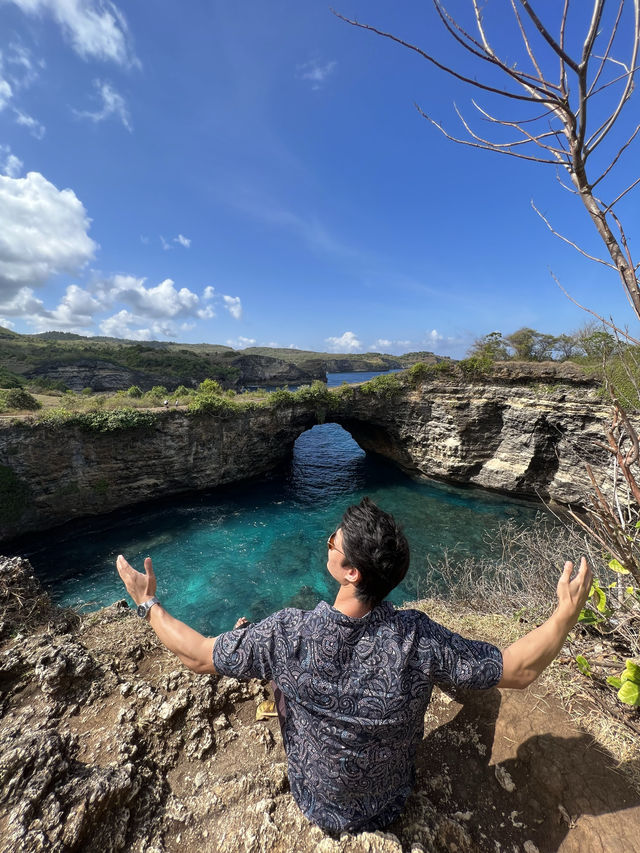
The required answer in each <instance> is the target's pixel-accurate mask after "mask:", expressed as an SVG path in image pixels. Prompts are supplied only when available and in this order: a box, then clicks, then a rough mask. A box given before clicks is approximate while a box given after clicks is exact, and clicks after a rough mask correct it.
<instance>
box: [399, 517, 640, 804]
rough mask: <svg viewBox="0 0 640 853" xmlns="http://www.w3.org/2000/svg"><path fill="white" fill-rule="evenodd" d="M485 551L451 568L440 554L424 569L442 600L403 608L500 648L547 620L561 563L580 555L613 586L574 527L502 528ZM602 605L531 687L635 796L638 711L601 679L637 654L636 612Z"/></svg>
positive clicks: (639, 771)
mask: <svg viewBox="0 0 640 853" xmlns="http://www.w3.org/2000/svg"><path fill="white" fill-rule="evenodd" d="M489 544H490V545H491V550H492V553H491V556H490V557H488V558H486V559H479V560H478V559H467V560H463V561H459V562H453V561H451V560H450V559H449V557H448V555H446V554H445V555H444V557H443V560H442V562H441V563H439V564H437V565H433V564H432V565H430V567H429V569H430V573H432V574H433V575H435V576H436V577H438V576H439V577H441V578H442V579H443V582H444V584H445V585H446V588H447V593H446V596H444V597H442V598H438V599H425V600H422V601H419V602H417V603H411V604H408V605H407V606H409V607H415V608H416V609H419V610H422V611H423V612H425V613H427V614H428V615H429V616H431V617H432V618H433V619H435V620H436V621H438V622H441V623H442V624H444V625H446V626H447V627H448V628H450V629H452V630H454V631H456V632H457V633H460V634H463V635H465V636H468V637H472V638H476V639H484V640H488V641H490V642H493V643H495V645H497V646H499V647H500V648H504V647H505V646H508V645H509V644H510V643H513V642H515V640H517V639H518V638H519V637H521V636H524V634H526V633H527V632H528V631H530V630H532V629H533V628H535V627H536V626H537V625H539V624H541V622H543V621H544V620H545V619H546V618H548V616H549V615H550V614H551V612H552V611H553V609H554V607H555V604H556V585H557V581H558V578H559V576H560V572H561V570H562V567H563V565H564V561H565V560H566V559H569V558H570V559H573V560H574V562H577V560H578V558H579V557H580V556H581V555H582V554H585V555H586V556H587V559H588V560H589V562H590V564H591V566H592V568H593V569H594V574H595V575H596V577H599V578H600V580H601V585H602V586H603V588H606V587H607V586H608V584H609V583H610V582H612V580H613V581H615V580H616V579H619V576H618V575H615V574H614V573H613V572H612V571H611V570H610V569H609V568H608V566H607V562H606V560H605V559H604V556H603V555H602V554H600V553H597V552H594V550H593V547H592V545H591V543H589V542H588V541H586V540H585V539H584V537H583V536H582V535H581V534H580V533H579V532H577V531H576V530H575V528H570V527H568V526H566V525H563V524H562V523H560V522H555V523H554V522H552V521H549V520H548V519H545V518H542V517H540V518H539V519H538V520H537V522H536V523H535V524H534V525H533V526H532V527H530V528H528V529H527V528H524V527H518V526H517V525H515V524H514V523H512V522H507V523H505V524H504V525H503V526H502V527H501V528H500V530H499V531H498V532H497V534H495V535H494V536H493V539H492V540H491V542H490V543H489ZM625 583H626V581H625ZM612 592H613V593H614V594H615V593H616V590H615V589H614V590H613V591H612ZM609 603H610V604H611V605H612V607H613V608H614V612H613V615H612V617H610V618H609V619H608V620H607V621H606V623H605V624H604V625H603V626H592V627H589V628H585V627H582V626H580V625H578V626H577V627H576V628H575V629H574V630H573V631H572V632H571V634H570V635H569V637H568V639H567V643H566V644H565V646H564V647H563V649H562V651H561V653H560V655H559V657H558V658H557V660H556V661H554V662H553V663H552V664H551V666H550V667H548V669H547V670H546V671H545V672H544V673H543V675H542V676H541V677H540V680H539V684H540V685H541V686H542V687H544V688H545V689H549V690H551V691H552V692H553V693H554V694H555V695H556V696H557V697H558V698H559V699H560V700H561V702H562V704H563V706H564V707H565V709H566V710H567V712H568V714H569V716H570V718H571V720H572V721H573V723H574V724H575V725H576V726H578V727H580V728H581V729H583V730H584V731H586V732H588V733H589V734H590V735H591V736H592V737H593V738H594V739H595V741H596V742H597V743H598V744H599V745H600V747H601V748H602V749H604V750H606V751H607V752H608V753H610V755H611V756H612V757H613V759H614V761H615V762H616V764H617V765H618V766H619V769H620V772H622V773H624V774H625V776H626V778H627V779H628V780H629V782H630V784H632V785H633V786H634V787H635V788H636V789H637V790H638V791H639V792H640V709H638V708H631V707H629V706H628V705H623V704H622V703H621V702H620V701H619V700H618V698H617V695H616V692H615V690H613V689H612V688H611V687H609V686H608V685H607V683H606V678H607V676H608V675H612V674H617V673H618V672H619V671H620V670H622V669H623V667H624V660H625V658H627V657H632V658H636V659H637V658H638V656H639V655H640V639H639V632H638V628H639V626H640V607H639V606H638V605H637V604H636V603H634V601H633V600H632V601H631V602H630V603H629V602H627V604H625V605H624V607H623V608H622V609H618V610H616V609H615V608H616V607H617V601H616V599H615V596H611V598H610V599H609ZM590 606H592V605H590ZM578 655H582V656H584V657H585V658H586V659H587V660H588V661H589V663H590V666H591V673H592V674H591V676H586V675H584V674H582V673H581V672H580V670H579V668H578V666H577V664H576V657H577V656H578Z"/></svg>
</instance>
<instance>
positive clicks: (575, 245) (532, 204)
mask: <svg viewBox="0 0 640 853" xmlns="http://www.w3.org/2000/svg"><path fill="white" fill-rule="evenodd" d="M531 207H532V208H533V209H534V210H535V212H536V213H537V214H538V216H539V217H540V219H542V221H543V222H544V224H545V225H546V226H547V228H548V229H549V231H551V233H552V234H554V235H555V236H556V237H559V238H560V240H562V241H563V242H565V243H568V244H569V246H573V248H574V249H575V250H576V251H578V252H580V254H581V255H584V257H585V258H589V260H590V261H596V262H597V263H599V264H603V266H605V267H609V269H612V270H615V269H616V267H615V266H614V265H613V264H611V263H609V261H605V260H603V259H602V258H596V256H595V255H590V254H589V253H588V252H585V250H584V249H581V248H580V246H578V244H577V243H574V242H573V240H569V238H568V237H565V236H564V235H563V234H560V232H559V231H556V230H555V228H554V227H553V225H552V224H551V223H550V222H549V220H548V219H547V217H546V216H545V215H544V213H541V211H539V210H538V208H537V207H536V206H535V204H534V203H533V201H531Z"/></svg>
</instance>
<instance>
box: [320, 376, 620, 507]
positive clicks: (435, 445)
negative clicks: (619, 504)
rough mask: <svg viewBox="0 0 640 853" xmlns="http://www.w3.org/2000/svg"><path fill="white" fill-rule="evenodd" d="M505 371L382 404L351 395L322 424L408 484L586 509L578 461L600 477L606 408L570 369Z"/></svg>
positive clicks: (429, 385) (433, 385) (432, 383)
mask: <svg viewBox="0 0 640 853" xmlns="http://www.w3.org/2000/svg"><path fill="white" fill-rule="evenodd" d="M509 369H510V372H509V373H507V371H506V369H505V368H504V367H503V366H501V365H498V367H497V369H496V373H495V375H494V377H493V378H492V380H491V381H484V382H475V383H469V382H465V381H456V380H453V379H448V380H447V381H442V380H429V381H425V382H423V383H422V384H421V385H420V386H419V387H417V388H415V389H413V390H410V389H407V390H406V391H404V392H403V393H402V394H399V395H397V396H394V397H391V398H390V399H385V400H383V401H379V400H376V401H375V402H372V400H371V399H370V397H368V396H366V395H363V394H362V393H354V394H353V395H351V399H349V400H348V401H347V402H345V404H344V406H343V407H342V408H341V410H340V411H339V412H338V413H334V414H332V415H331V417H332V418H333V419H335V420H337V421H338V422H339V423H341V424H342V425H343V426H344V427H345V428H346V429H348V430H349V432H351V434H352V435H353V437H354V438H355V440H356V441H357V442H358V444H360V446H361V447H363V448H364V449H365V450H368V451H373V452H376V453H380V454H381V455H383V456H386V457H387V458H389V459H391V460H393V461H394V462H396V463H397V464H398V465H399V466H400V467H402V468H403V469H404V470H405V471H407V472H408V473H409V474H411V475H412V476H416V477H435V478H438V479H442V480H445V481H447V482H454V483H461V484H463V483H469V484H473V485H476V486H481V487H483V488H488V489H495V490H499V491H503V492H507V493H511V494H513V495H518V496H523V497H540V498H544V499H552V500H555V501H558V502H561V503H572V504H576V505H581V504H583V503H585V501H586V500H587V499H588V495H589V492H590V485H589V480H588V477H587V474H586V470H585V462H589V463H590V464H591V465H592V467H593V469H594V471H595V472H596V475H597V476H599V477H600V478H601V479H602V480H603V481H604V480H606V478H607V468H608V465H609V458H608V455H607V454H606V453H605V452H604V451H603V449H602V448H601V447H600V446H599V443H600V442H602V441H603V436H604V431H603V426H604V424H605V423H606V422H607V420H608V418H609V416H610V407H609V406H608V405H605V404H604V403H603V401H602V399H601V397H600V396H599V394H598V391H597V389H596V388H595V387H594V386H593V384H592V383H591V381H590V380H589V379H587V378H586V377H585V376H584V375H583V374H582V372H581V371H580V369H579V368H577V367H576V366H575V365H553V364H551V365H544V364H543V365H528V364H522V365H518V364H516V365H515V367H513V366H510V368H509Z"/></svg>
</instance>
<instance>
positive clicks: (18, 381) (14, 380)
mask: <svg viewBox="0 0 640 853" xmlns="http://www.w3.org/2000/svg"><path fill="white" fill-rule="evenodd" d="M23 384H24V379H23V378H22V376H18V374H17V373H11V371H10V370H7V369H6V368H5V367H0V388H22V386H23Z"/></svg>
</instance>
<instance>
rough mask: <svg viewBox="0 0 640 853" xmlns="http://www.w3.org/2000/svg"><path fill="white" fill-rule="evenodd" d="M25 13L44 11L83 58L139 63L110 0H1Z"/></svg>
mask: <svg viewBox="0 0 640 853" xmlns="http://www.w3.org/2000/svg"><path fill="white" fill-rule="evenodd" d="M5 2H13V3H14V4H15V5H16V6H18V7H19V8H20V9H22V11H23V12H25V14H31V15H44V14H45V13H48V14H50V15H52V16H53V18H54V19H55V21H56V22H57V23H58V25H59V26H60V28H61V29H62V31H63V33H64V36H65V38H67V39H68V40H69V41H70V42H71V45H72V47H73V49H74V50H75V51H76V53H78V54H79V55H80V56H81V57H82V58H83V59H88V58H89V57H91V58H94V59H102V60H109V61H111V62H116V63H117V64H118V65H139V64H140V63H139V61H138V59H136V57H135V55H134V52H133V46H132V44H131V37H130V35H129V30H128V27H127V23H126V20H125V18H124V15H123V14H122V12H121V11H120V10H119V9H118V7H117V6H116V5H115V4H114V3H112V2H110V0H5Z"/></svg>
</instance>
